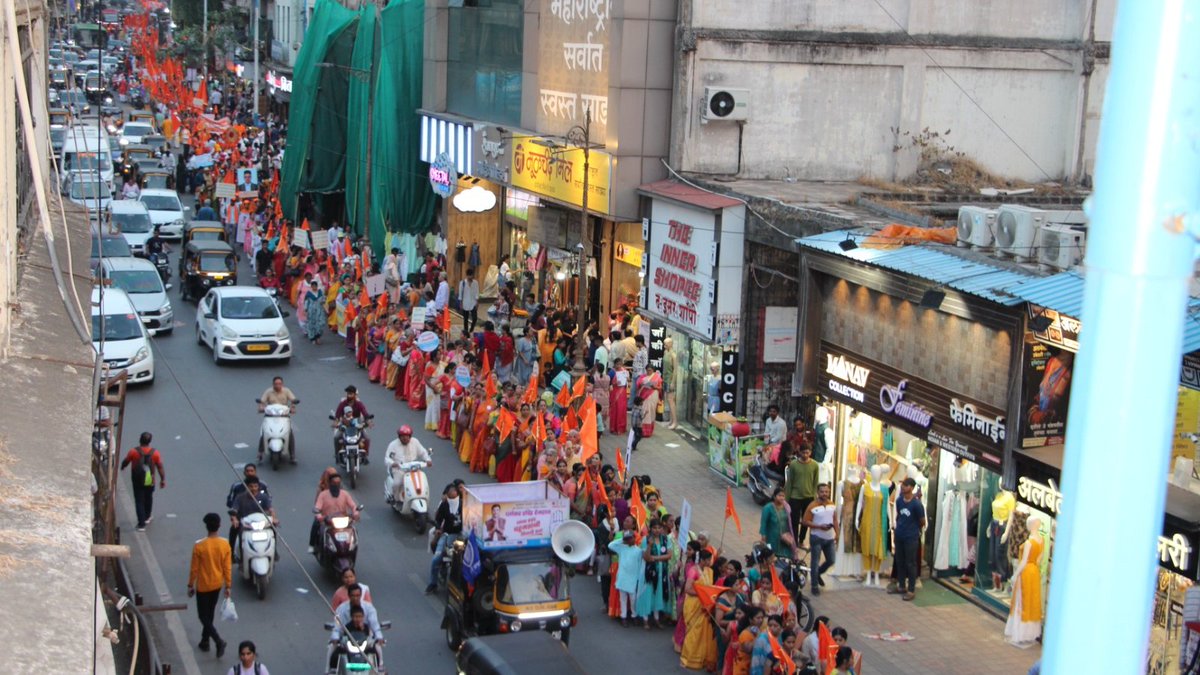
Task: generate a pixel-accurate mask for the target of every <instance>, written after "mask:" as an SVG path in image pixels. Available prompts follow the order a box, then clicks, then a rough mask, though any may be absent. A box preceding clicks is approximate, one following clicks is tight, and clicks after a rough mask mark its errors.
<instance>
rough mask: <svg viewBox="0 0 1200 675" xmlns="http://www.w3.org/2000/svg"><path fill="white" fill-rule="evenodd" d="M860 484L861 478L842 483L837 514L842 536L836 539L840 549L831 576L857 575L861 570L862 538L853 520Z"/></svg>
mask: <svg viewBox="0 0 1200 675" xmlns="http://www.w3.org/2000/svg"><path fill="white" fill-rule="evenodd" d="M862 486H863V484H862V481H861V480H859V481H852V480H846V481H843V483H842V490H841V494H840V495H839V496H840V498H841V500H842V506H841V512H840V513H839V514H838V517H839V518H841V528H842V532H841V535H842V536H841V538H840V539H839V540H838V546H840V547H841V550H840V551H838V552H837V556H836V557H835V558H834V563H833V576H835V577H857V576H859V575H861V574H862V572H863V565H862V553H861V552H862V540H861V539H860V534H859V531H858V525H857V524H856V523H855V520H854V509H855V508H856V507H857V506H858V495H859V493H861V492H862Z"/></svg>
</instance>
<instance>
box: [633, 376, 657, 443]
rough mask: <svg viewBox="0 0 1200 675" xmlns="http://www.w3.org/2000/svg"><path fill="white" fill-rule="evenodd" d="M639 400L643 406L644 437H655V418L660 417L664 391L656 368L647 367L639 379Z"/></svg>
mask: <svg viewBox="0 0 1200 675" xmlns="http://www.w3.org/2000/svg"><path fill="white" fill-rule="evenodd" d="M637 391H638V400H640V401H641V404H640V405H641V406H642V437H643V438H649V437H650V436H653V435H654V418H655V417H656V416H657V415H658V401H659V392H660V391H662V376H661V375H659V374H658V372H657V371H656V370H655V368H654V366H652V365H647V366H646V374H645V375H642V376H641V377H639V378H638V385H637Z"/></svg>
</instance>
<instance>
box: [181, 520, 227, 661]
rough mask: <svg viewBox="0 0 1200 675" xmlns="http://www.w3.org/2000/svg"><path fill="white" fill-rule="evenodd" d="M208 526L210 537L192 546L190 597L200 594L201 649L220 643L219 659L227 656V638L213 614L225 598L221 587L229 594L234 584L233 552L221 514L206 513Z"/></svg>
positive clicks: (197, 601)
mask: <svg viewBox="0 0 1200 675" xmlns="http://www.w3.org/2000/svg"><path fill="white" fill-rule="evenodd" d="M204 528H205V529H206V530H208V536H206V537H205V538H203V539H200V540H198V541H197V542H196V543H195V545H194V546H192V569H191V573H190V574H188V586H187V594H188V597H189V598H190V597H192V596H193V595H194V596H196V613H197V614H198V615H199V617H200V626H201V629H202V630H201V633H200V644H199V645H197V646H198V647H199V648H200V651H202V652H206V651H208V641H209V638H212V641H213V642H215V643H216V645H217V658H218V659H219V658H221V657H222V656H225V641H224V640H222V639H221V636H220V635H219V634H218V633H217V628H216V626H214V625H213V615H214V614H215V613H216V610H217V601H218V600H220V597H221V588H222V586H223V587H224V588H225V597H226V598H228V597H229V593H230V589H231V588H232V587H233V551H232V549H230V548H229V542H228V541H225V537H222V536H221V533H220V530H221V516H219V515H217V514H215V513H206V514H204Z"/></svg>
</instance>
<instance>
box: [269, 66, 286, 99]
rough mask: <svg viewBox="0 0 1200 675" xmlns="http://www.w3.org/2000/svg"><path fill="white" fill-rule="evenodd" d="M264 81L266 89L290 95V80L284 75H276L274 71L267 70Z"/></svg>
mask: <svg viewBox="0 0 1200 675" xmlns="http://www.w3.org/2000/svg"><path fill="white" fill-rule="evenodd" d="M266 79H267V87H269V88H270V89H271V91H272V92H275V91H281V92H283V93H285V94H290V93H292V80H291V78H289V77H288V76H287V75H284V74H283V73H277V72H275V71H274V70H268V71H267V75H266Z"/></svg>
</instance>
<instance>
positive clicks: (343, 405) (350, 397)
mask: <svg viewBox="0 0 1200 675" xmlns="http://www.w3.org/2000/svg"><path fill="white" fill-rule="evenodd" d="M347 410H349V411H350V413H349V414H350V417H351V418H353V419H355V420H357V421H358V423H359V424H360V425H361V426H362V427H363V435H362V444H361V449H362V463H363V464H370V463H371V462H370V459H369V457H368V454H369V453H370V452H371V439H369V438H367V432H366V427H370V426H374V423H373V422H372V421H371V420H370V419H368V418H367V414H368V413H367V406H365V405H363V402H362V401H360V400H358V387H355V386H354V385H352V384H351V385H348V386H347V387H346V397H345V398H343V399H342V400H341V401H339V402H338V404H337V407H335V408H334V409H333V416H334V420H333V444H334V461H335V462H336V461H337V459H338V455H340V454H341V450H342V434H341V432H340V431H339V430H338V424H339V420H343V419H345V417H346V411H347Z"/></svg>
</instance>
